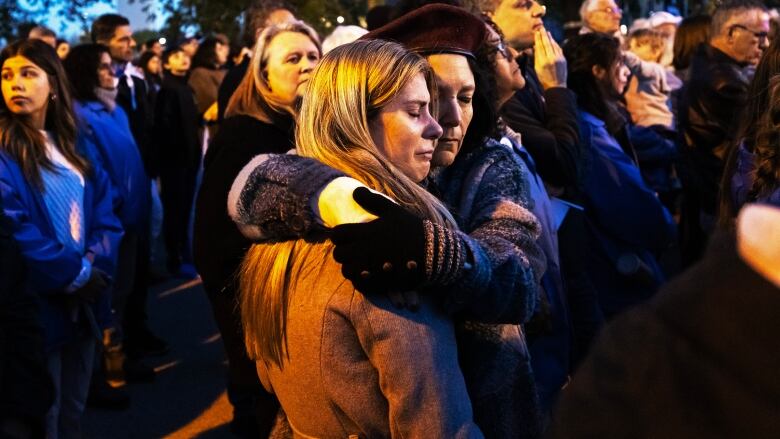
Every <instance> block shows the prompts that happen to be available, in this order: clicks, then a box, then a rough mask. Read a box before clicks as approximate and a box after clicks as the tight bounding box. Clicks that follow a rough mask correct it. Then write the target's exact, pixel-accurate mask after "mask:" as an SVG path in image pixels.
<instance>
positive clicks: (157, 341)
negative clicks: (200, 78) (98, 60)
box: [91, 14, 170, 358]
mask: <svg viewBox="0 0 780 439" xmlns="http://www.w3.org/2000/svg"><path fill="white" fill-rule="evenodd" d="M91 37H92V42H93V43H99V44H102V45H104V46H106V47H108V52H109V54H110V55H111V64H112V67H113V69H114V76H116V77H117V78H118V81H117V96H116V103H117V105H118V106H120V107H122V110H124V112H125V114H126V115H127V118H128V120H129V122H130V131H131V132H132V133H133V139H135V144H136V146H138V149H139V151H140V153H141V158H142V159H143V161H144V169H145V170H146V175H147V176H149V177H150V178H152V179H154V178H156V177H157V176H158V173H159V170H158V167H159V165H158V161H159V152H158V151H157V147H156V144H155V143H154V142H153V141H152V138H151V131H152V124H153V122H154V108H153V107H152V106H151V103H150V102H149V87H148V86H147V84H146V81H145V80H144V78H143V77H144V75H143V72H141V71H140V70H139V69H138V68H136V67H135V66H134V65H133V64H132V60H133V57H134V56H135V48H136V41H135V39H134V38H133V29H132V27H131V26H130V21H129V20H128V19H127V18H126V17H123V16H121V15H118V14H103V15H101V16H99V17H98V18H96V19H95V21H94V22H92V28H91ZM151 194H152V200H153V203H154V202H156V199H157V198H158V195H157V191H155V190H152V191H151ZM150 227H151V225H150ZM146 236H148V235H145V234H140V235H139V242H138V252H137V255H138V258H137V260H136V271H135V273H136V278H135V282H134V286H133V290H132V292H131V293H130V296H129V297H128V299H127V307H126V309H125V319H124V322H123V329H124V342H123V343H124V348H125V352H126V353H127V355H128V356H130V357H135V358H143V357H146V356H159V355H164V354H165V353H167V352H168V350H170V347H169V346H168V343H166V342H165V340H163V339H161V338H160V337H158V336H157V335H156V334H155V333H154V332H152V330H151V329H150V328H149V324H148V320H149V318H148V314H147V299H148V294H149V271H150V268H149V267H150V262H149V261H150V254H151V245H152V244H151V242H150V241H149V240H148V239H145V237H146Z"/></svg>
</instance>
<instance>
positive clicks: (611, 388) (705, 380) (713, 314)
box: [551, 235, 780, 439]
mask: <svg viewBox="0 0 780 439" xmlns="http://www.w3.org/2000/svg"><path fill="white" fill-rule="evenodd" d="M778 309H780V290H779V289H778V288H777V287H776V286H775V285H773V284H771V283H770V282H768V281H767V280H765V279H764V278H762V277H761V276H760V275H759V274H758V273H756V272H755V271H753V270H752V269H751V268H749V267H748V266H747V265H746V264H745V263H744V262H743V261H742V260H741V259H740V257H739V256H738V255H737V252H736V250H735V240H734V236H733V235H730V236H729V235H716V236H714V237H713V239H712V242H711V245H710V247H709V249H708V252H707V255H706V256H705V258H704V259H703V260H702V261H701V262H700V263H699V264H697V265H696V266H694V267H693V268H691V269H690V270H689V271H688V272H686V273H685V274H683V275H681V276H680V277H679V278H677V279H676V280H675V281H673V282H671V283H669V284H668V285H667V286H666V287H665V288H664V289H663V290H662V291H661V292H659V294H658V295H657V296H656V297H655V298H654V299H653V301H652V302H650V303H647V304H645V305H642V306H641V307H639V308H637V309H635V310H633V311H631V312H629V313H626V314H625V315H623V316H621V317H619V318H618V319H616V320H615V321H614V322H613V323H612V324H611V325H609V326H608V327H607V328H605V329H604V332H603V333H602V335H601V338H600V339H599V340H598V342H597V343H596V345H595V346H594V349H593V352H592V353H591V355H590V357H589V358H588V359H587V360H586V362H585V363H584V364H583V366H582V368H581V369H580V371H579V373H578V374H576V375H575V376H574V379H573V381H572V383H571V384H570V385H569V387H568V388H567V390H566V391H565V392H564V396H563V398H562V401H561V404H560V406H559V407H558V411H557V416H556V419H555V422H554V426H553V428H552V434H551V437H552V438H556V439H557V438H568V439H576V438H638V439H639V438H742V437H744V438H775V437H777V434H778V431H780V402H779V401H780V380H778V378H777V371H778V370H780V350H778V349H777V344H778V342H777V334H778V333H780V320H778V319H777V310H778Z"/></svg>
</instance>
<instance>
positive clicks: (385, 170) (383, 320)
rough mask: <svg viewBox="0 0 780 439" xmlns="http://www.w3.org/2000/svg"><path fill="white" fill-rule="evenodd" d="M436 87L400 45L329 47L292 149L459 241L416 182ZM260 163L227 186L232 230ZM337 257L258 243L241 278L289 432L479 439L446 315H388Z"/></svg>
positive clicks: (385, 304)
mask: <svg viewBox="0 0 780 439" xmlns="http://www.w3.org/2000/svg"><path fill="white" fill-rule="evenodd" d="M433 88H434V87H433V74H432V71H431V69H430V67H429V66H428V64H427V63H426V61H425V60H424V59H423V58H421V57H420V56H418V55H416V54H412V53H410V52H407V51H406V50H404V49H403V48H402V47H401V46H399V45H397V44H395V43H390V42H385V41H380V40H373V41H358V42H355V43H351V44H348V45H345V46H341V47H338V48H336V49H334V50H333V51H332V52H330V53H329V54H328V55H327V56H325V57H324V58H323V60H322V61H321V62H320V64H319V65H318V66H317V68H316V70H315V71H314V73H313V75H312V77H311V78H310V82H309V84H308V86H307V92H306V95H305V96H306V97H305V99H304V101H303V105H302V107H301V111H300V115H299V121H298V123H299V125H298V128H297V131H296V144H297V146H298V152H299V153H300V154H301V155H303V156H306V157H311V158H314V159H317V160H319V161H320V162H322V163H325V164H327V165H329V166H330V167H333V168H335V169H338V170H340V171H343V172H344V173H345V174H347V175H348V176H349V177H352V178H353V179H356V180H358V181H359V182H361V183H362V184H364V185H366V186H368V187H369V188H371V189H373V190H375V191H378V192H381V193H383V194H386V195H387V196H389V197H391V198H392V199H394V200H396V201H397V202H398V204H400V205H402V206H403V207H404V208H405V209H406V210H408V211H410V212H412V213H413V214H414V215H416V216H417V217H419V218H425V221H423V223H424V224H425V227H426V228H427V229H428V230H430V232H431V234H432V235H434V236H436V237H438V239H441V240H445V241H446V240H448V239H449V240H450V241H454V240H453V239H452V234H453V233H455V232H454V230H453V228H454V226H453V224H454V222H453V220H452V218H451V217H450V215H449V214H448V213H447V211H446V209H445V208H444V207H443V206H442V205H441V203H440V202H438V201H437V200H436V199H435V198H434V197H433V196H432V195H430V194H428V193H427V192H426V191H424V190H423V189H422V188H421V187H420V186H419V185H418V184H417V183H419V182H420V181H421V180H422V179H423V178H424V177H425V176H426V175H427V174H428V171H429V169H430V161H431V157H432V154H433V142H434V140H435V139H436V138H438V137H439V136H440V135H441V133H442V130H441V127H440V126H439V125H438V123H437V122H436V120H435V119H434V118H433V116H432V115H431V113H430V107H429V105H430V102H431V92H432V90H433ZM261 160H262V159H261ZM256 161H257V160H255V161H253V162H252V163H250V164H249V165H247V167H246V168H244V170H243V171H242V172H241V174H240V175H239V177H238V179H237V180H236V182H235V183H234V185H233V188H232V189H231V193H230V199H229V203H228V207H229V210H230V211H231V216H233V218H234V220H236V221H237V223H239V224H247V221H245V220H246V219H248V218H251V216H252V205H253V200H254V199H256V197H262V196H263V195H262V194H258V193H256V192H255V191H254V190H253V188H254V187H255V184H256V183H257V182H256V181H254V177H256V176H257V174H255V173H253V170H254V168H255V165H256V163H255V162H256ZM312 178H315V176H312ZM360 191H361V190H358V193H360ZM362 191H364V192H368V189H365V188H363V189H362ZM291 220H293V221H294V219H291ZM250 222H251V220H250ZM252 227H253V226H247V227H246V228H248V229H251V228H252ZM246 228H245V229H246ZM244 232H245V233H247V234H250V235H251V234H253V233H255V234H256V235H261V234H262V232H263V231H262V230H254V231H253V230H244ZM430 242H431V244H432V246H434V243H435V242H438V241H437V240H436V239H431V240H430ZM434 247H435V246H434ZM332 250H333V244H332V243H331V242H330V241H329V240H327V239H326V238H325V237H323V238H322V239H321V240H314V241H312V240H308V241H305V240H289V241H284V242H275V243H263V244H255V245H253V246H252V248H251V249H250V250H249V252H248V253H247V256H246V258H245V259H244V262H243V265H242V269H241V299H240V308H241V315H242V322H243V327H244V333H245V338H246V347H247V351H248V353H249V354H250V356H251V357H252V358H254V359H256V360H257V370H258V373H259V375H260V377H261V380H262V381H263V383H264V385H265V386H266V388H268V389H272V390H273V392H274V393H275V394H276V396H277V397H278V398H279V401H280V402H281V405H282V407H283V408H284V410H285V412H286V414H287V416H288V419H289V422H290V424H291V426H292V428H293V430H294V431H295V433H296V434H298V435H300V436H302V437H323V438H327V437H347V436H352V435H355V436H359V437H396V436H398V437H448V438H449V437H482V434H481V433H480V432H479V430H478V429H477V427H476V426H475V425H474V423H473V421H472V413H471V404H470V402H469V398H468V395H467V393H466V388H465V384H464V381H463V377H462V375H461V373H460V370H459V368H458V363H457V350H456V347H455V334H454V329H453V324H452V321H451V320H450V318H449V316H447V315H445V314H444V313H443V312H442V311H441V310H440V309H439V308H437V306H436V305H435V304H434V298H433V297H430V296H426V297H422V298H421V300H420V307H419V310H418V311H417V312H411V311H408V310H403V309H397V308H395V307H393V306H392V305H391V304H390V301H389V299H388V297H387V296H385V295H377V296H365V295H363V294H361V293H360V292H358V291H357V290H356V289H355V288H354V286H353V285H352V283H351V282H350V281H348V280H346V279H345V278H344V276H343V275H342V273H341V268H340V266H339V265H338V264H337V263H336V262H335V261H334V259H333V255H332ZM432 251H433V250H432ZM454 251H455V252H460V253H461V254H462V253H465V248H462V247H459V246H456V247H455V248H454ZM424 259H425V258H424ZM434 259H435V258H434ZM464 259H465V257H464ZM429 262H430V261H429V260H419V261H409V264H408V267H407V268H408V269H409V270H428V269H430V268H431V267H430V264H429Z"/></svg>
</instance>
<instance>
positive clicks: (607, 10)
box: [596, 6, 623, 15]
mask: <svg viewBox="0 0 780 439" xmlns="http://www.w3.org/2000/svg"><path fill="white" fill-rule="evenodd" d="M596 12H603V13H605V14H613V15H618V14H620V15H623V10H622V9H620V8H619V7H617V6H607V7H605V8H602V9H596Z"/></svg>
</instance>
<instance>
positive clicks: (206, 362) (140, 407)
mask: <svg viewBox="0 0 780 439" xmlns="http://www.w3.org/2000/svg"><path fill="white" fill-rule="evenodd" d="M149 318H150V326H151V328H152V329H153V330H154V331H155V333H157V334H158V335H160V336H161V337H163V338H164V339H165V340H166V341H168V343H169V344H170V345H171V352H170V353H169V354H168V355H167V356H165V357H161V358H155V359H153V361H150V364H152V365H154V366H155V367H156V369H157V371H158V375H157V379H156V381H155V382H153V383H149V384H130V385H128V386H127V387H126V388H127V390H128V392H129V393H130V395H131V398H132V403H131V406H130V409H128V410H125V411H110V410H99V409H92V408H88V409H87V411H86V413H85V416H84V436H85V438H111V439H123V438H158V437H165V438H177V439H178V438H191V437H201V438H230V437H231V435H230V433H229V431H228V427H227V423H228V421H229V420H230V416H231V412H230V411H231V407H230V404H229V403H228V401H227V397H226V395H225V379H224V376H225V370H226V364H225V356H224V351H223V348H222V343H221V340H220V337H219V333H218V331H217V329H216V325H215V324H214V321H213V318H212V316H211V308H210V306H209V303H208V299H207V298H206V295H205V293H204V292H203V288H202V286H201V285H200V281H192V282H186V283H185V282H182V281H173V280H172V281H168V282H166V283H163V284H160V285H157V286H156V287H154V288H153V289H152V290H151V292H150V298H149Z"/></svg>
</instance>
